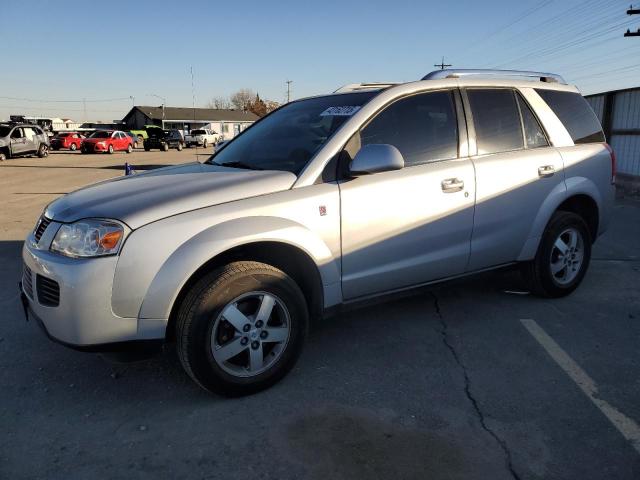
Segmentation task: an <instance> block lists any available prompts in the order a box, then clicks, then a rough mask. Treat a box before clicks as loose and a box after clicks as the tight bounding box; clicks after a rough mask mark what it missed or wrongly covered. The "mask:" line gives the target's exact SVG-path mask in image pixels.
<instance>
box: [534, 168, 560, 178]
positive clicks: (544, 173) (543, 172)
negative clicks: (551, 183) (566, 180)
mask: <svg viewBox="0 0 640 480" xmlns="http://www.w3.org/2000/svg"><path fill="white" fill-rule="evenodd" d="M554 173H556V167H554V166H553V165H543V166H542V167H538V176H539V177H550V176H551V175H553V174H554Z"/></svg>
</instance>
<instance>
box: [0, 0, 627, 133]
mask: <svg viewBox="0 0 640 480" xmlns="http://www.w3.org/2000/svg"><path fill="white" fill-rule="evenodd" d="M628 8H629V0H624V1H623V0H580V1H576V0H518V1H513V0H511V1H508V0H495V1H491V0H487V1H482V2H479V1H466V0H457V1H455V2H453V1H405V0H394V1H393V2H389V1H388V0H387V1H383V2H382V1H378V0H368V1H352V2H350V1H347V0H344V1H333V0H325V1H321V2H319V1H314V2H311V1H298V2H292V1H277V0H271V1H268V2H264V1H262V2H259V1H255V2H254V1H251V0H245V1H242V2H238V1H227V2H215V1H209V2H206V1H199V0H189V1H188V2H176V1H165V0H155V1H147V0H141V1H135V2H131V1H119V0H112V1H102V2H92V1H86V0H85V1H83V2H73V1H64V0H57V1H45V0H29V1H28V2H27V1H10V0H8V1H4V2H2V6H1V8H0V46H2V48H3V50H4V55H3V56H2V58H3V62H4V63H3V65H2V66H0V119H3V118H4V119H7V118H8V117H9V115H10V114H25V115H42V116H58V117H69V118H73V119H75V120H77V121H97V120H100V121H108V120H113V119H120V118H122V117H123V116H124V115H125V114H126V113H127V111H128V110H129V109H130V108H131V106H132V104H133V102H134V101H135V104H136V105H160V104H161V103H162V102H163V100H161V99H159V98H158V97H155V96H153V95H158V96H160V97H163V98H165V99H166V104H167V105H168V106H181V107H187V106H191V105H192V102H193V99H194V97H195V105H196V106H204V105H205V104H206V103H207V102H208V101H209V100H210V99H211V98H212V97H216V96H228V95H230V94H232V93H233V92H235V91H237V90H238V89H240V88H250V89H252V90H254V91H257V92H258V93H259V94H260V96H261V97H262V98H267V99H271V100H275V101H278V102H282V101H284V99H285V98H286V84H285V82H286V80H292V82H293V83H292V84H291V96H292V98H300V97H305V96H309V95H317V94H323V93H328V92H332V91H334V90H335V89H336V88H338V87H339V86H341V85H344V84H347V83H354V82H366V81H412V80H417V79H420V78H421V77H422V76H424V75H425V74H426V73H428V72H430V71H432V70H434V64H435V63H439V62H440V60H441V58H442V56H444V57H445V63H449V64H453V67H454V68H496V67H499V68H507V69H526V70H535V71H548V72H554V73H560V74H561V75H563V76H564V77H565V79H567V80H568V81H569V82H570V83H574V84H576V85H577V86H578V87H579V88H580V89H581V91H582V92H583V93H584V94H589V93H594V92H600V91H606V90H610V89H617V88H626V87H632V86H639V85H640V55H639V53H640V37H627V38H625V37H623V33H624V32H625V31H626V30H627V28H630V29H631V30H636V29H638V28H640V15H635V16H629V15H627V14H626V10H627V9H628ZM191 69H193V89H192V79H191ZM131 97H133V99H132V98H131ZM83 99H85V102H86V114H85V103H83Z"/></svg>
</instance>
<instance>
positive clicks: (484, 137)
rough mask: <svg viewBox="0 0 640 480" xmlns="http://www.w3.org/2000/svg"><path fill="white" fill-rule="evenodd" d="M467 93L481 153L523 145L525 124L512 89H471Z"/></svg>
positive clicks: (512, 148) (479, 152)
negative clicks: (521, 121)
mask: <svg viewBox="0 0 640 480" xmlns="http://www.w3.org/2000/svg"><path fill="white" fill-rule="evenodd" d="M467 97H468V99H469V104H470V106H471V112H472V115H473V125H474V127H475V130H476V145H477V147H478V155H486V154H489V153H500V152H508V151H511V150H518V149H521V148H523V146H524V142H523V138H522V125H521V123H520V113H519V112H518V105H517V104H516V97H515V95H514V92H513V91H512V90H510V89H498V88H495V89H469V90H467Z"/></svg>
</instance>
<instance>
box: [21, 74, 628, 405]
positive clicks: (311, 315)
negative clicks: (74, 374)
mask: <svg viewBox="0 0 640 480" xmlns="http://www.w3.org/2000/svg"><path fill="white" fill-rule="evenodd" d="M512 75H513V72H499V71H464V70H444V71H437V72H432V73H431V74H429V75H427V76H425V77H424V78H423V80H422V81H418V82H411V83H404V84H366V85H351V86H348V87H344V88H341V89H339V90H338V91H337V93H334V94H331V95H325V96H318V97H312V98H307V99H302V100H296V101H293V102H290V103H288V104H286V105H284V106H283V107H281V108H280V109H278V110H276V111H274V112H272V113H271V114H269V115H267V116H265V117H263V118H262V119H261V120H260V121H259V122H258V123H256V124H255V126H253V127H252V128H251V129H249V130H247V131H246V132H244V133H243V134H242V135H240V136H238V137H236V138H234V139H233V141H231V142H230V143H228V144H227V145H226V146H225V147H224V148H223V149H221V150H220V151H219V152H218V153H215V154H213V155H212V156H211V157H210V158H209V159H208V160H207V161H206V162H204V163H202V164H200V163H196V162H194V163H190V164H185V165H179V166H172V167H168V168H164V169H158V170H154V171H151V172H146V173H142V174H137V175H133V176H129V177H120V178H118V179H115V180H112V181H107V182H102V183H100V184H99V185H96V186H93V187H88V188H83V189H81V190H79V191H77V192H74V193H71V194H68V195H66V196H64V197H62V198H59V199H58V200H55V201H54V202H53V203H51V204H50V205H48V206H47V207H46V209H45V211H44V212H43V214H42V216H41V218H40V220H39V221H38V223H37V225H36V228H35V229H34V231H33V232H32V233H30V234H29V236H28V238H27V240H26V242H25V244H24V249H23V260H24V265H25V266H24V275H23V279H22V293H21V298H22V300H23V302H24V305H25V308H26V309H27V310H28V312H30V313H29V314H30V315H33V316H35V317H37V318H39V319H40V320H39V322H40V323H41V324H42V325H43V326H44V328H45V329H46V331H47V332H48V335H49V336H50V337H51V338H53V339H56V340H58V341H60V342H62V343H64V344H65V345H69V346H72V347H75V348H79V349H88V350H92V351H95V350H100V349H105V350H109V349H113V348H114V345H115V346H119V347H123V346H127V347H128V348H136V347H135V346H136V345H143V346H145V347H146V346H148V345H149V342H151V341H152V340H155V341H157V342H158V343H162V342H175V343H176V346H177V353H178V356H179V358H180V361H181V363H182V365H183V366H184V369H185V371H186V372H187V373H188V374H189V375H190V376H191V377H192V378H193V379H194V380H195V382H196V383H197V384H198V385H200V386H201V387H203V388H205V389H207V390H209V391H213V392H220V393H223V394H229V395H241V394H248V393H251V392H255V391H257V390H260V389H263V388H266V387H268V386H270V385H272V384H274V383H275V382H277V381H278V380H280V379H281V378H282V377H284V376H285V375H286V373H287V372H288V371H289V370H290V369H291V368H292V367H293V365H294V363H295V362H296V359H297V358H298V356H299V355H300V352H301V351H302V347H303V344H304V340H305V337H306V334H307V331H308V328H309V322H310V321H311V320H312V319H314V320H319V319H321V318H322V317H323V316H325V315H328V314H329V313H331V312H336V311H338V312H339V311H340V307H341V306H342V305H345V304H351V303H354V302H359V301H362V300H365V299H369V298H372V297H377V296H381V295H385V294H389V293H393V292H397V291H400V290H406V289H410V288H414V287H417V286H422V285H425V284H431V283H434V282H441V281H444V280H447V279H451V278H458V277H461V276H464V275H470V274H473V273H476V272H483V271H487V270H490V269H497V268H502V267H505V266H514V265H519V266H520V268H521V269H522V271H523V274H524V276H525V278H526V279H527V281H528V282H529V285H530V288H531V291H532V292H533V293H535V294H537V295H540V296H543V297H562V296H565V295H568V294H570V293H571V292H572V291H574V290H575V289H576V288H577V287H578V285H579V284H580V282H581V281H582V279H583V278H584V276H585V274H586V272H587V267H588V265H589V260H590V257H591V245H592V243H593V242H594V241H596V239H597V238H598V237H599V236H600V234H602V233H603V232H604V231H605V230H606V228H607V225H608V223H609V218H610V214H611V210H612V203H613V198H614V179H615V157H614V155H613V152H612V150H611V148H610V147H609V146H608V145H607V144H606V143H605V137H604V134H603V132H602V128H601V126H600V124H599V122H598V120H597V118H596V116H595V115H594V113H593V111H592V110H591V108H590V107H589V105H588V104H587V102H586V101H585V100H584V99H583V98H582V96H581V95H580V93H579V92H578V90H577V89H576V88H575V87H572V86H569V85H566V84H565V82H564V80H563V79H562V78H561V77H560V76H557V75H550V74H539V73H535V72H518V75H519V77H515V78H514V77H512ZM477 320H478V321H482V319H477ZM389 328H391V329H393V328H396V327H394V326H393V325H392V324H391V323H390V324H389ZM135 342H139V343H135ZM372 355H375V353H372Z"/></svg>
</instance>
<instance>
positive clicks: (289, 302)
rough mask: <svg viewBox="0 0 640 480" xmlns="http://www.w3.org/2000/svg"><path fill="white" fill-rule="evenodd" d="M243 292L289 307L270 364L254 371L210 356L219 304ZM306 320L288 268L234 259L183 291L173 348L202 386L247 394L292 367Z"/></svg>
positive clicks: (301, 302) (230, 300) (275, 379)
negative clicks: (281, 341) (238, 371)
mask: <svg viewBox="0 0 640 480" xmlns="http://www.w3.org/2000/svg"><path fill="white" fill-rule="evenodd" d="M247 292H265V293H268V294H271V295H274V296H276V297H277V298H279V299H280V300H281V301H282V304H283V305H285V306H286V309H287V310H288V315H289V327H290V330H289V337H288V340H287V342H286V345H285V346H284V348H283V350H282V351H281V353H280V354H279V357H277V359H276V360H275V361H274V363H273V364H271V365H270V366H268V367H265V368H266V370H264V371H262V372H260V373H256V374H255V375H253V376H239V375H233V374H231V373H229V372H227V371H226V370H224V369H223V368H222V367H221V366H220V365H219V364H218V362H217V361H216V360H215V359H214V357H213V353H212V345H211V344H212V334H211V333H212V329H213V327H214V324H215V321H216V319H217V318H218V316H219V315H220V314H221V313H222V311H223V309H224V308H225V307H226V306H227V305H228V304H229V303H230V302H232V301H233V300H234V299H237V298H238V297H239V296H240V295H243V294H246V293H247ZM308 326H309V314H308V310H307V304H306V301H305V298H304V295H303V294H302V292H301V290H300V288H299V287H298V285H297V284H296V283H295V282H294V281H293V280H292V279H291V278H290V277H289V276H288V275H287V274H285V273H284V272H282V271H280V270H278V269H277V268H274V267H272V266H270V265H267V264H264V263H258V262H234V263H230V264H228V265H225V266H224V267H220V268H218V269H216V270H215V271H213V272H211V273H209V274H207V275H206V276H204V277H203V278H202V279H200V280H199V281H198V282H197V283H195V284H194V285H193V287H192V288H191V289H190V291H189V292H188V294H187V295H186V296H185V298H184V300H183V301H182V303H181V305H180V309H179V311H178V317H177V322H176V340H177V353H178V357H179V358H180V362H181V363H182V366H183V367H184V369H185V371H186V372H187V373H188V374H189V376H190V377H191V378H192V379H193V380H194V381H195V382H196V383H197V384H198V385H200V386H201V387H202V388H204V389H205V390H207V391H209V392H213V393H218V394H222V395H226V396H240V395H248V394H251V393H255V392H258V391H260V390H263V389H265V388H268V387H270V386H271V385H273V384H275V383H276V382H278V381H279V380H280V379H281V378H282V377H284V376H285V375H286V374H287V373H288V372H289V371H290V370H291V368H292V367H293V366H294V364H295V363H296V361H297V359H298V357H299V356H300V353H301V351H302V347H303V345H304V341H305V339H306V336H307V331H308ZM247 351H248V347H247ZM261 351H262V350H261ZM266 357H268V354H266V356H265V358H266Z"/></svg>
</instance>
